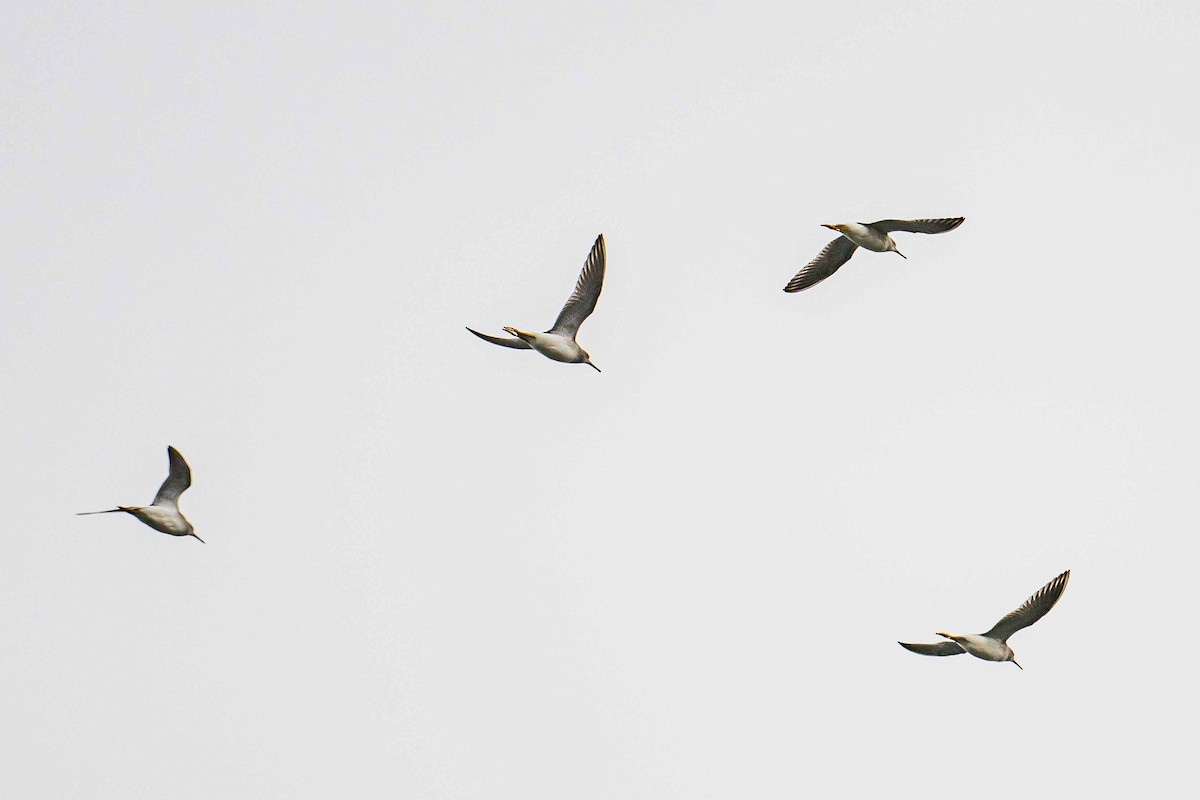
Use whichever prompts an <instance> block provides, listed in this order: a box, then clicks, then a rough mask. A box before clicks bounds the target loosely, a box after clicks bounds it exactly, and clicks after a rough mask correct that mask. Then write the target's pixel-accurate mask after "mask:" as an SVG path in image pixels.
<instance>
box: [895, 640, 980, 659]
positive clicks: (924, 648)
mask: <svg viewBox="0 0 1200 800" xmlns="http://www.w3.org/2000/svg"><path fill="white" fill-rule="evenodd" d="M896 644H898V645H900V646H901V647H903V648H904V649H905V650H912V651H913V652H914V653H920V654H921V655H923V656H957V655H960V654H962V653H965V652H967V651H966V650H963V649H962V648H961V647H959V646H958V642H956V641H954V640H953V639H947V640H946V641H944V642H934V643H933V644H910V643H908V642H896Z"/></svg>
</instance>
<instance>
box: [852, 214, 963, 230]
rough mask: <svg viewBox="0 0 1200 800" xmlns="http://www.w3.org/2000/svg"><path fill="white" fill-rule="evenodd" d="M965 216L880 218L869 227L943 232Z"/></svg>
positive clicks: (961, 220) (955, 225) (954, 226)
mask: <svg viewBox="0 0 1200 800" xmlns="http://www.w3.org/2000/svg"><path fill="white" fill-rule="evenodd" d="M964 219H966V217H943V218H942V219H881V220H879V222H872V223H871V224H870V227H872V228H875V229H876V230H879V231H883V232H884V233H891V232H892V231H907V232H908V233H945V232H946V231H952V230H954V229H955V228H957V227H958V226H959V225H962V224H963V220H964Z"/></svg>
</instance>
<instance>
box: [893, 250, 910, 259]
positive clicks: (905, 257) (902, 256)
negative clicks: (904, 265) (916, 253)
mask: <svg viewBox="0 0 1200 800" xmlns="http://www.w3.org/2000/svg"><path fill="white" fill-rule="evenodd" d="M892 252H893V253H895V254H896V255H898V256H900V257H901V258H903V259H904V260H905V261H908V256H906V255H904V253H901V252H900V251H899V250H893V251H892Z"/></svg>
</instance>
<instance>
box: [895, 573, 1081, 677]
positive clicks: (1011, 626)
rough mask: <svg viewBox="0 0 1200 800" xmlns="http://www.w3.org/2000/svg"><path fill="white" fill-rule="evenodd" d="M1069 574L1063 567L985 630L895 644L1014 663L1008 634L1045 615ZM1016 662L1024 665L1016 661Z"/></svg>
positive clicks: (926, 652) (928, 653) (923, 652)
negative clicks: (932, 640) (927, 641)
mask: <svg viewBox="0 0 1200 800" xmlns="http://www.w3.org/2000/svg"><path fill="white" fill-rule="evenodd" d="M1070 577H1071V570H1067V571H1066V572H1064V573H1063V574H1062V575H1059V576H1058V577H1057V578H1055V579H1054V580H1052V581H1050V582H1049V583H1047V584H1046V585H1045V586H1043V587H1042V588H1040V589H1038V590H1037V591H1036V592H1034V594H1033V596H1032V597H1030V598H1029V599H1028V600H1026V601H1025V602H1024V603H1022V604H1021V607H1020V608H1018V609H1017V610H1016V611H1013V612H1012V613H1011V614H1006V615H1005V616H1004V618H1003V619H1001V620H1000V621H999V622H997V623H996V624H995V625H993V626H992V629H991V630H990V631H988V632H987V633H968V634H966V635H964V636H955V635H954V634H951V633H939V634H938V636H944V637H946V639H947V641H944V642H935V643H933V644H909V643H908V642H897V644H899V645H900V646H901V647H903V648H906V649H908V650H912V651H913V652H914V653H920V654H921V655H923V656H956V655H958V654H959V653H970V654H971V655H973V656H975V657H976V658H982V659H983V660H984V661H1011V662H1013V663H1014V664H1017V660H1016V659H1015V658H1014V657H1013V655H1014V654H1013V651H1012V648H1011V647H1009V646H1008V637H1010V636H1012V635H1013V634H1014V633H1016V632H1017V631H1019V630H1021V629H1022V628H1028V627H1029V626H1030V625H1032V624H1033V623H1035V622H1037V621H1038V620H1039V619H1041V618H1042V617H1044V616H1046V612H1047V611H1049V610H1050V609H1052V608H1054V604H1055V603H1057V602H1058V598H1060V597H1062V593H1063V590H1064V589H1066V588H1067V579H1069V578H1070ZM1017 666H1018V667H1020V668H1021V669H1025V668H1024V667H1022V666H1021V665H1020V664H1017Z"/></svg>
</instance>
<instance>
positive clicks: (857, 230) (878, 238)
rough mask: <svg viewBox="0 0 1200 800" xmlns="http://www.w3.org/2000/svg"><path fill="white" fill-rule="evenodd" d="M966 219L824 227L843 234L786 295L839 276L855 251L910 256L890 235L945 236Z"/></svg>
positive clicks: (793, 281) (790, 285)
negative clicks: (925, 234) (937, 234)
mask: <svg viewBox="0 0 1200 800" xmlns="http://www.w3.org/2000/svg"><path fill="white" fill-rule="evenodd" d="M964 219H965V217H947V218H945V219H881V220H879V222H872V223H870V224H866V223H862V222H848V223H845V224H844V225H822V226H821V227H822V228H829V229H830V230H835V231H837V232H838V233H840V234H841V236H839V237H838V238H836V239H834V240H833V241H832V242H830V243H829V244H827V245H825V249H824V250H822V251H821V252H820V253H819V254H818V255H817V257H816V258H814V259H813V260H812V261H810V262H808V263H807V264H805V265H804V269H802V270H800V271H799V272H797V273H796V275H795V277H793V278H792V279H791V280H790V281H788V284H787V286H785V287H783V290H784V291H785V292H799V291H801V290H803V289H807V288H809V287H810V286H816V285H817V284H818V283H820V282H821V281H823V280H825V279H826V278H828V277H829V276H830V275H832V274H833V273H835V272H837V269H838V267H840V266H841V265H842V264H845V263H846V262H847V261H849V260H850V256H852V255H854V251H855V250H857V249H858V248H860V247H865V248H867V249H868V250H874V251H875V252H876V253H886V252H888V251H891V252H893V253H895V254H896V255H898V256H900V257H901V258H908V256H906V255H904V253H901V252H900V251H899V250H897V249H896V242H895V241H894V240H893V239H892V237H891V236H890V234H891V233H892V231H906V232H908V233H945V232H946V231H952V230H954V229H955V228H957V227H958V226H959V225H962V223H963V220H964Z"/></svg>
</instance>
